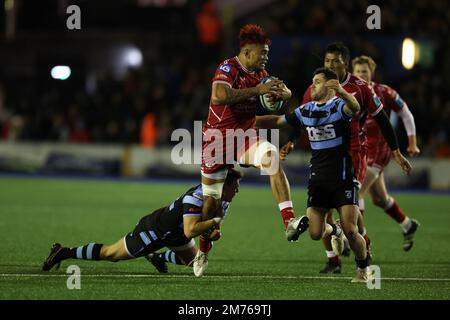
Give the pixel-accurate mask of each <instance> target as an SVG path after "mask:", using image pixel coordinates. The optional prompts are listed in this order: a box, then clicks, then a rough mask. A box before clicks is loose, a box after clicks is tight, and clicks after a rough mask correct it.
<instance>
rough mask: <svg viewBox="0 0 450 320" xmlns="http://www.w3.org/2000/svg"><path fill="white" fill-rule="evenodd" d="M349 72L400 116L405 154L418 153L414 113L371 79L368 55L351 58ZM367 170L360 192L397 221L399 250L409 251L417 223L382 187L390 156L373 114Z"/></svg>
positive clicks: (372, 68)
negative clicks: (401, 234) (405, 138)
mask: <svg viewBox="0 0 450 320" xmlns="http://www.w3.org/2000/svg"><path fill="white" fill-rule="evenodd" d="M352 67H353V74H354V75H355V76H357V77H359V78H361V79H363V80H365V81H367V82H368V83H369V84H370V85H371V86H372V88H373V89H374V91H375V93H376V94H377V96H378V97H380V99H381V101H382V102H383V106H384V109H385V111H386V112H387V113H388V114H390V112H391V110H392V111H394V112H395V113H396V114H397V115H398V116H399V118H400V119H402V121H403V124H404V126H405V130H406V133H407V135H408V148H407V149H406V150H407V151H408V154H409V155H410V156H416V155H418V154H420V149H419V148H418V147H417V141H416V125H415V123H414V117H413V115H412V113H411V111H410V110H409V108H408V105H407V104H406V103H405V102H404V101H403V99H402V98H401V97H400V95H399V94H398V93H397V92H396V91H395V90H394V89H392V88H391V87H389V86H388V85H385V84H381V83H375V82H373V81H372V77H373V74H374V72H375V68H376V63H375V61H374V60H373V59H372V58H371V57H368V56H359V57H356V58H354V59H353V60H352ZM365 127H366V137H367V146H368V147H369V148H368V152H367V174H366V178H365V179H364V182H363V184H362V187H361V191H360V194H361V196H363V195H364V194H365V193H366V192H367V191H368V192H369V195H370V198H371V199H372V202H373V204H374V205H376V206H377V207H380V208H381V209H383V210H384V211H385V212H386V213H387V214H388V215H389V216H390V217H391V218H392V219H394V220H395V221H397V223H398V224H399V225H400V227H401V229H402V231H403V250H405V251H409V250H410V249H411V248H412V246H413V244H414V235H415V233H416V231H417V228H418V227H419V223H418V222H417V220H415V219H411V218H409V217H408V216H407V215H406V214H405V213H404V211H403V210H402V208H401V207H400V206H399V205H398V203H397V202H396V201H395V199H394V198H393V197H391V196H390V195H389V194H388V192H387V190H386V183H385V181H384V173H383V170H384V168H385V167H386V166H387V165H388V164H389V161H390V160H391V150H390V148H389V146H388V144H387V143H386V141H385V140H384V137H383V135H382V134H381V132H380V128H379V127H378V125H377V124H376V122H375V120H374V119H373V117H371V116H369V117H367V121H366V125H365Z"/></svg>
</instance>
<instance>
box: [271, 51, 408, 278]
mask: <svg viewBox="0 0 450 320" xmlns="http://www.w3.org/2000/svg"><path fill="white" fill-rule="evenodd" d="M349 62H350V51H349V49H348V48H347V47H346V46H344V45H343V44H342V43H340V42H338V43H332V44H330V45H328V46H327V48H326V50H325V57H324V67H326V68H328V69H331V70H332V71H334V72H335V73H336V74H337V76H338V78H339V82H340V83H341V86H342V87H343V88H344V90H345V91H347V92H349V93H351V94H352V95H354V97H355V98H356V100H357V101H358V103H359V105H360V107H361V110H360V112H359V113H358V114H357V115H356V116H355V117H354V121H352V123H351V135H350V139H351V143H350V153H351V157H352V161H353V167H354V170H355V176H356V178H357V180H358V182H359V183H360V185H361V184H362V182H363V181H364V178H365V175H366V170H367V159H366V156H367V145H366V136H365V128H364V126H365V121H366V118H367V115H369V114H370V115H371V116H372V117H373V118H374V119H375V121H376V122H377V124H378V125H379V127H380V130H381V132H382V134H383V136H384V138H385V139H386V141H387V143H388V145H389V147H390V148H391V150H392V154H393V156H394V159H395V161H396V162H397V163H398V164H399V165H400V166H401V168H402V170H403V171H404V172H405V173H406V174H409V172H410V171H411V165H410V163H409V162H408V160H407V159H405V157H404V156H403V155H402V154H401V152H400V150H399V148H398V143H397V137H396V135H395V132H394V129H393V128H392V126H391V123H390V122H389V118H388V117H387V115H386V113H385V112H384V111H383V105H382V103H381V101H380V100H379V98H378V97H377V95H376V94H375V93H374V91H373V89H372V88H371V87H370V86H369V85H368V84H367V83H366V82H365V81H364V80H361V79H359V78H358V77H356V76H354V75H352V74H351V73H350V72H348V71H347V68H348V66H349ZM309 101H311V87H309V88H308V89H307V90H306V92H305V94H304V97H303V104H305V103H307V102H309ZM294 143H295V138H291V139H290V141H289V142H288V143H286V144H285V145H284V146H283V147H282V148H281V150H280V155H281V159H284V158H285V157H286V155H287V154H288V153H289V152H291V151H292V149H293V148H294ZM360 199H362V197H360ZM362 205H363V204H362V203H360V210H364V208H363V207H361V206H362ZM327 219H328V220H327V222H328V223H329V224H333V223H334V221H333V218H332V214H331V212H330V213H329V214H328V217H327ZM297 221H299V219H297ZM297 221H293V222H292V225H293V227H295V226H296V223H297ZM358 229H359V232H360V233H361V234H362V235H363V236H364V239H365V240H366V243H367V245H368V247H369V245H370V242H369V239H368V237H367V234H366V231H365V227H364V223H363V219H362V215H360V216H359V218H358ZM323 242H324V245H325V249H326V254H327V257H328V261H327V264H326V266H325V268H324V269H322V270H321V271H320V272H321V273H340V272H341V260H340V257H339V256H338V255H337V254H336V252H335V251H336V250H333V247H332V239H331V238H330V237H326V238H324V239H323Z"/></svg>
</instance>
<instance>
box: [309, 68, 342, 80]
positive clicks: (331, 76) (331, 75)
mask: <svg viewBox="0 0 450 320" xmlns="http://www.w3.org/2000/svg"><path fill="white" fill-rule="evenodd" d="M321 73H322V74H323V75H324V77H325V79H327V80H331V79H337V78H338V77H337V74H336V73H335V72H334V71H333V70H330V69H328V68H318V69H316V70H314V75H313V76H315V75H316V74H321Z"/></svg>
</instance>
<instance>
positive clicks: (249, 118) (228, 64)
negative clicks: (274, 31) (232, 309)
mask: <svg viewBox="0 0 450 320" xmlns="http://www.w3.org/2000/svg"><path fill="white" fill-rule="evenodd" d="M270 44H271V41H270V39H269V37H268V35H267V34H266V32H265V31H264V30H263V29H262V28H261V27H260V26H257V25H253V24H249V25H245V26H244V27H242V28H241V30H240V33H239V47H240V51H239V54H238V55H237V56H234V57H232V58H229V59H227V60H225V61H223V62H222V63H221V64H220V65H219V67H218V68H217V71H216V73H215V75H214V77H213V79H212V92H211V100H210V104H209V113H208V118H207V121H206V124H205V125H204V127H203V143H202V165H201V177H202V179H201V181H202V189H203V201H204V205H203V217H204V218H205V219H206V218H207V217H209V216H211V215H212V213H213V212H215V211H216V209H217V208H218V206H219V205H220V198H221V196H222V187H223V183H224V180H225V177H226V176H227V172H228V168H230V167H232V166H233V163H234V162H238V163H239V164H241V165H244V166H251V167H256V168H259V169H260V170H261V171H262V172H264V174H267V175H269V177H270V185H271V189H272V193H273V196H274V198H275V200H276V202H277V203H278V206H279V209H280V212H281V216H282V219H283V223H284V226H285V229H286V237H287V239H288V240H290V241H292V240H295V237H296V230H293V229H292V227H291V226H289V221H292V220H293V218H294V209H293V205H292V200H291V195H290V187H289V182H288V180H287V178H286V175H285V173H284V171H283V169H282V168H281V166H280V165H279V151H278V149H277V147H275V146H274V145H273V144H271V143H269V142H268V141H266V140H265V139H263V138H261V137H260V136H259V134H258V132H257V131H256V129H255V119H256V111H257V108H258V105H259V96H260V95H264V94H268V95H269V96H270V98H271V101H279V100H288V99H289V98H290V97H291V91H290V90H289V89H288V88H287V87H286V85H284V83H283V82H282V81H281V80H278V79H275V80H273V81H269V82H266V83H264V84H263V83H261V80H262V79H264V78H265V77H267V76H268V75H269V74H268V72H267V71H266V65H267V62H268V59H269V45H270ZM211 245H212V243H211V242H210V241H208V240H207V237H201V239H200V250H199V252H198V254H197V258H196V260H195V262H194V273H195V274H196V275H197V276H201V275H202V274H203V272H204V271H205V269H206V267H207V253H208V251H209V250H210V249H211Z"/></svg>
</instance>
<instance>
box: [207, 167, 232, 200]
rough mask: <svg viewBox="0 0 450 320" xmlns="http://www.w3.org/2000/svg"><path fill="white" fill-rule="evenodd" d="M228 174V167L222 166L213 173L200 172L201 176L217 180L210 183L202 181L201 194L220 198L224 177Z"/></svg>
mask: <svg viewBox="0 0 450 320" xmlns="http://www.w3.org/2000/svg"><path fill="white" fill-rule="evenodd" d="M227 174H228V168H223V169H221V170H219V171H217V172H214V173H204V172H202V176H203V177H205V178H208V179H211V180H215V181H217V182H215V183H212V184H205V183H202V191H203V196H208V197H212V198H214V199H216V200H219V199H221V198H222V189H223V185H224V183H225V178H226V177H227Z"/></svg>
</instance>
